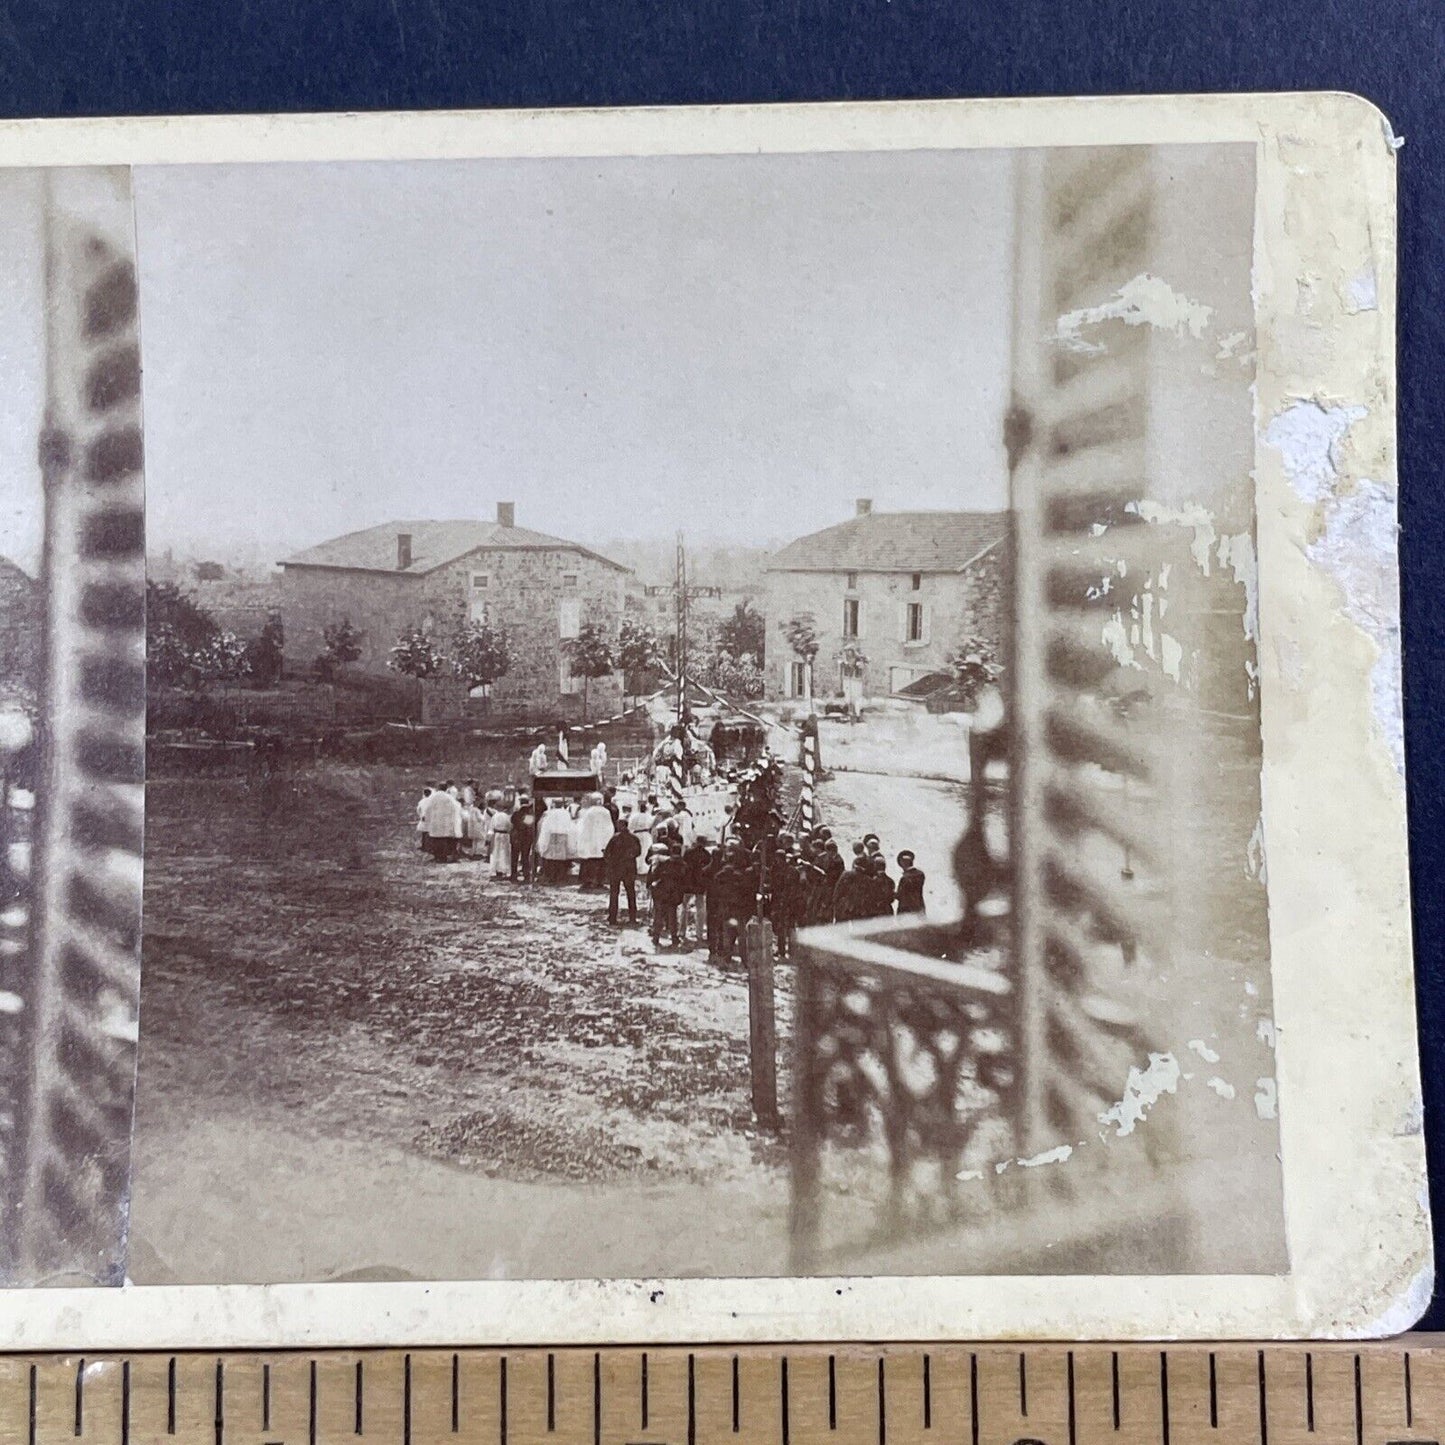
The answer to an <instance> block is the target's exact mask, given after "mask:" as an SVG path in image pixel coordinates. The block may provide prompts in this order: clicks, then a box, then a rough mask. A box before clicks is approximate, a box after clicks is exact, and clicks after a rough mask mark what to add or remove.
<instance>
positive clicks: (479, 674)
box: [452, 616, 512, 697]
mask: <svg viewBox="0 0 1445 1445" xmlns="http://www.w3.org/2000/svg"><path fill="white" fill-rule="evenodd" d="M511 665H512V653H511V648H510V646H509V644H508V641H507V634H506V632H505V631H504V630H503V629H502V628H500V627H489V626H487V624H486V623H484V622H472V621H470V620H469V619H467V618H466V617H465V616H463V617H462V618H460V619H458V622H457V631H456V636H455V637H454V638H453V639H452V673H453V675H454V676H455V677H457V678H458V679H459V680H460V681H461V682H462V683H463V684H464V685H465V687H466V689H467V691H468V692H469V693H470V692H472V691H473V690H474V689H476V688H481V689H482V695H483V696H484V697H490V696H491V688H492V684H493V683H494V682H495V681H496V680H497V679H498V678H499V677H503V676H505V675H506V672H507V669H508V668H510V667H511Z"/></svg>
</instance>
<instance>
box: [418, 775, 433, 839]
mask: <svg viewBox="0 0 1445 1445" xmlns="http://www.w3.org/2000/svg"><path fill="white" fill-rule="evenodd" d="M434 792H436V789H435V788H434V787H433V786H432V785H431V784H430V783H428V784H427V785H426V787H424V788H423V789H422V790H421V797H419V798H418V799H417V800H416V831H417V836H418V837H419V838H420V839H421V851H422V852H423V853H430V852H431V834H430V833H428V832H427V830H426V804H427V799H428V798H430V797H431V795H432V794H433V793H434Z"/></svg>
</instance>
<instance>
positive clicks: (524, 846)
mask: <svg viewBox="0 0 1445 1445" xmlns="http://www.w3.org/2000/svg"><path fill="white" fill-rule="evenodd" d="M635 797H636V801H635V802H630V801H626V800H624V801H620V802H619V800H618V796H617V794H616V793H615V792H614V791H613V790H612V789H604V790H603V791H601V792H593V793H589V794H585V795H582V796H580V797H573V798H547V799H545V800H544V805H543V807H542V808H541V810H540V812H539V811H538V810H537V808H536V807H535V806H534V802H533V799H532V797H531V796H530V795H529V794H527V793H525V792H519V793H517V794H516V795H515V797H514V798H513V799H512V801H511V802H510V804H508V803H507V802H506V800H505V795H504V793H503V792H502V791H500V790H492V791H487V792H483V791H482V790H481V789H480V788H479V786H478V784H477V783H476V782H475V781H469V782H466V783H463V784H460V785H458V784H456V783H453V782H443V783H440V784H428V785H427V787H426V789H425V791H424V792H423V794H422V797H421V799H420V800H419V801H418V803H417V810H416V811H417V831H418V833H419V835H420V837H421V847H422V851H423V852H424V853H426V854H428V855H429V856H430V857H431V858H433V859H435V860H436V861H437V862H439V863H450V862H455V861H457V860H458V859H463V858H473V859H482V860H484V861H486V862H487V863H488V864H489V868H488V870H487V871H488V872H489V873H490V874H491V876H492V877H494V878H507V879H510V880H511V881H513V882H520V883H531V882H532V881H533V880H534V878H535V879H536V880H537V881H540V882H544V883H557V882H561V881H563V880H564V879H566V878H568V877H570V875H571V871H572V865H573V864H574V863H576V864H577V867H578V882H579V886H580V887H581V888H582V889H583V890H584V891H593V890H596V891H601V890H604V889H605V890H606V892H607V922H608V923H609V924H610V925H612V926H614V927H621V926H623V923H624V919H623V914H622V910H623V906H624V904H625V907H626V919H625V922H626V923H627V924H630V925H640V924H641V923H642V922H643V916H642V914H643V910H642V909H641V908H640V907H639V895H640V896H641V901H642V903H643V904H645V905H646V913H647V919H646V921H647V924H648V931H649V934H650V936H651V938H652V941H653V943H654V945H656V946H657V947H663V946H667V947H670V948H675V949H681V950H692V949H695V948H701V947H706V948H707V950H708V955H709V957H710V958H711V959H713V960H714V961H715V962H718V963H728V962H730V961H732V960H735V959H737V958H738V957H739V956H740V953H741V948H742V939H743V932H744V929H745V927H746V925H747V923H748V921H749V920H750V919H753V918H765V919H767V921H768V922H769V923H770V924H771V926H772V935H773V942H774V946H775V948H776V949H777V953H778V956H779V957H780V958H787V957H788V956H789V953H790V951H791V948H792V941H793V936H794V934H795V933H796V932H797V930H798V929H799V928H805V927H812V926H815V925H819V924H825V923H847V922H855V921H859V920H863V919H870V918H884V917H889V916H891V915H893V914H895V913H896V914H898V915H909V914H913V915H922V914H923V912H924V901H923V888H924V882H925V878H924V874H923V872H922V870H921V869H919V868H918V867H917V866H916V862H915V858H914V854H913V853H912V852H911V851H909V850H907V849H905V850H903V851H902V852H900V853H899V854H898V855H897V856H896V859H895V862H896V866H897V869H898V872H897V874H896V875H895V874H893V873H891V872H890V871H889V863H888V860H887V858H886V857H885V856H884V853H883V849H882V843H881V841H880V839H879V837H878V835H877V834H876V833H869V834H866V835H865V836H864V837H863V838H862V839H861V840H859V841H858V842H855V843H853V844H852V845H851V848H850V856H848V857H845V856H844V852H843V850H842V848H841V847H840V846H839V843H838V841H837V840H836V839H835V838H834V836H833V832H832V830H831V829H830V828H827V827H823V826H819V827H815V828H813V829H811V830H809V831H807V832H800V833H792V832H788V831H786V830H785V829H783V828H782V826H781V824H782V819H781V818H780V817H779V816H778V815H777V814H776V812H774V813H773V814H772V815H771V820H770V822H771V825H770V826H767V827H765V828H762V829H759V828H758V827H757V825H756V822H755V820H751V819H749V818H747V817H745V816H744V814H742V813H740V812H739V811H738V810H737V809H736V808H733V807H731V806H730V807H729V808H728V809H727V810H726V812H725V815H724V821H723V823H722V825H721V827H720V828H719V829H718V830H717V835H716V836H713V835H712V834H711V832H709V831H707V830H704V829H703V828H702V827H701V826H700V825H699V823H698V821H697V820H696V819H695V818H694V817H693V815H692V813H691V811H690V810H689V808H688V806H687V803H686V800H685V799H684V800H683V801H681V802H679V803H677V804H673V803H671V802H669V801H668V800H666V799H665V798H661V797H659V796H657V795H656V794H652V793H647V792H639V793H637V794H636V795H635Z"/></svg>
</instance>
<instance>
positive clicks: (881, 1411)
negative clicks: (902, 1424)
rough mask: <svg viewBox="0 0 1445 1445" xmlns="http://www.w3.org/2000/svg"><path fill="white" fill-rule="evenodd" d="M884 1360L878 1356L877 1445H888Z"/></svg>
mask: <svg viewBox="0 0 1445 1445" xmlns="http://www.w3.org/2000/svg"><path fill="white" fill-rule="evenodd" d="M885 1363H886V1361H885V1360H884V1357H883V1356H882V1355H879V1356H878V1445H888V1384H887V1381H886V1380H885V1378H884V1373H883V1371H884V1365H885Z"/></svg>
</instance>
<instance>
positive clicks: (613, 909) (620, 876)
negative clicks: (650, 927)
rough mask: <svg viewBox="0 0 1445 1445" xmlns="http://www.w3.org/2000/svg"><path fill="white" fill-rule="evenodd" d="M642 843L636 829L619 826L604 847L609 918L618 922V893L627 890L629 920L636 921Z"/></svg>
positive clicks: (603, 858) (603, 869) (603, 862)
mask: <svg viewBox="0 0 1445 1445" xmlns="http://www.w3.org/2000/svg"><path fill="white" fill-rule="evenodd" d="M641 852H642V844H641V843H640V842H639V841H638V837H637V834H636V833H631V832H629V831H628V830H627V829H626V828H619V829H618V830H617V831H616V832H615V833H614V834H613V835H612V836H611V837H610V838H609V839H608V840H607V846H606V847H605V848H604V849H603V850H602V871H603V872H604V873H605V874H606V877H607V921H608V923H610V924H612V925H613V926H614V927H616V926H617V923H618V919H617V904H618V894H619V893H624V892H625V893H626V894H627V921H628V922H629V923H636V922H637V859H638V856H639V855H640V854H641Z"/></svg>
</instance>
